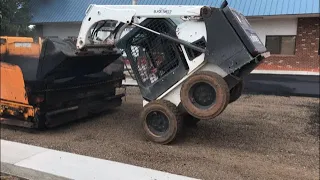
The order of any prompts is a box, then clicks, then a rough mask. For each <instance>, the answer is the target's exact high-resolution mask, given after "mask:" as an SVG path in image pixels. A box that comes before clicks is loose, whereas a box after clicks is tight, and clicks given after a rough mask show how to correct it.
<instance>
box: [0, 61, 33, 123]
mask: <svg viewBox="0 0 320 180" xmlns="http://www.w3.org/2000/svg"><path fill="white" fill-rule="evenodd" d="M0 82H1V84H0V85H1V87H0V115H1V116H2V115H10V116H16V117H21V118H23V119H25V120H27V119H28V118H29V117H34V113H35V112H34V108H33V107H32V106H30V105H29V102H28V96H27V94H26V93H27V92H26V90H25V84H24V79H23V74H22V71H21V69H20V68H19V66H17V65H11V64H8V63H4V62H0ZM1 120H2V118H1Z"/></svg>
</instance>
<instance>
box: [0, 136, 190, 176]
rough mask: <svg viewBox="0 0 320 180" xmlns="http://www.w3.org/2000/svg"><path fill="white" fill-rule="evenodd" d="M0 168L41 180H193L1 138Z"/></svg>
mask: <svg viewBox="0 0 320 180" xmlns="http://www.w3.org/2000/svg"><path fill="white" fill-rule="evenodd" d="M1 171H3V172H4V173H7V174H11V175H15V176H19V177H22V178H27V179H44V180H47V179H48V180H51V179H63V180H64V179H76V180H78V179H79V180H82V179H83V180H89V179H95V180H99V179H102V180H104V179H108V180H127V179H130V180H195V179H194V178H189V177H185V176H180V175H175V174H171V173H166V172H161V171H156V170H152V169H147V168H143V167H138V166H133V165H129V164H124V163H119V162H114V161H109V160H104V159H98V158H93V157H88V156H82V155H77V154H72V153H67V152H62V151H56V150H51V149H46V148H42V147H37V146H31V145H27V144H22V143H17V142H12V141H6V140H1ZM44 177H45V178H44Z"/></svg>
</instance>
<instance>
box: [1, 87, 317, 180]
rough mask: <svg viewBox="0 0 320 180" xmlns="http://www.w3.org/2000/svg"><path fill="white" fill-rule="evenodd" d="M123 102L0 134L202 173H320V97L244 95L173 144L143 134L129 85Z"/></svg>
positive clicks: (206, 175)
mask: <svg viewBox="0 0 320 180" xmlns="http://www.w3.org/2000/svg"><path fill="white" fill-rule="evenodd" d="M127 92H128V96H127V98H126V101H124V104H123V106H122V107H120V108H117V109H115V110H113V111H110V112H108V113H107V114H105V115H101V116H99V117H94V118H90V119H86V120H82V121H79V122H75V123H71V124H68V125H64V126H62V127H58V128H54V129H51V130H48V131H45V132H38V131H27V130H23V129H20V128H19V129H17V128H9V127H2V128H1V138H2V139H6V140H12V141H17V142H22V143H28V144H32V145H38V146H43V147H47V148H53V149H57V150H63V151H68V152H73V153H77V154H83V155H88V156H93V157H98V158H104V159H109V160H114V161H119V162H124V163H129V164H133V165H138V166H143V167H148V168H152V169H157V170H161V171H167V172H171V173H175V174H181V175H185V176H190V177H195V178H201V179H208V180H211V179H290V180H291V179H319V99H317V98H303V97H277V96H262V95H261V96H260V95H255V96H253V95H243V96H242V97H241V98H240V99H239V100H238V101H237V102H235V103H233V104H230V105H229V106H228V107H227V109H226V110H225V112H224V113H222V114H221V115H220V116H219V117H217V118H216V119H214V120H211V121H201V122H200V123H199V124H198V126H197V127H195V128H189V129H186V131H185V133H184V136H183V137H181V138H179V139H178V141H176V142H175V143H174V144H171V145H158V144H154V143H151V142H147V141H146V140H144V139H143V137H142V133H141V127H140V125H139V121H138V115H139V113H140V111H141V110H142V100H141V98H140V96H139V95H137V91H136V90H134V89H129V90H127Z"/></svg>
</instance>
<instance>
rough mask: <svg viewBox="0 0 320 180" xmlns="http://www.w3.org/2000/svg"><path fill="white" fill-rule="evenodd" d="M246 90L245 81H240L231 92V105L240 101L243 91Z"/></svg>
mask: <svg viewBox="0 0 320 180" xmlns="http://www.w3.org/2000/svg"><path fill="white" fill-rule="evenodd" d="M243 89H244V84H243V81H240V82H239V83H238V84H237V85H235V86H234V87H233V88H232V89H231V90H230V100H229V103H233V102H235V101H236V100H238V99H239V98H240V96H241V94H242V91H243Z"/></svg>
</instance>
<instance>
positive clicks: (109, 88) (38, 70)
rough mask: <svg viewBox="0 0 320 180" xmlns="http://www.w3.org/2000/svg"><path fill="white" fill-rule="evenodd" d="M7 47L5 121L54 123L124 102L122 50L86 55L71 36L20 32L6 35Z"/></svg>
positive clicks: (0, 115)
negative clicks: (38, 36)
mask: <svg viewBox="0 0 320 180" xmlns="http://www.w3.org/2000/svg"><path fill="white" fill-rule="evenodd" d="M26 39H27V40H28V41H26ZM30 39H31V40H30ZM1 48H2V49H3V50H5V51H3V52H2V53H1V62H0V73H1V74H0V77H1V93H0V95H1V99H0V100H1V101H0V123H1V124H7V125H13V126H19V127H26V128H38V129H44V128H51V127H55V126H58V125H62V124H65V123H67V122H70V121H74V120H77V119H80V118H84V117H87V116H89V115H91V114H95V113H100V112H103V111H105V110H107V109H110V108H114V107H117V106H120V105H121V102H122V99H121V98H122V96H123V94H116V88H117V87H120V86H121V83H122V80H123V78H124V75H123V64H122V62H121V61H120V60H119V57H120V56H121V53H119V51H117V50H114V49H109V50H104V51H97V50H95V52H94V51H88V52H86V53H83V54H81V53H77V51H76V46H75V42H72V41H70V40H62V39H58V38H53V39H45V40H44V41H43V42H41V41H39V43H35V42H33V40H32V38H20V37H1ZM96 53H98V54H99V55H98V56H94V54H96ZM117 65H118V68H114V69H112V70H110V69H108V68H109V66H113V67H117ZM103 70H105V71H103ZM106 70H107V72H106Z"/></svg>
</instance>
